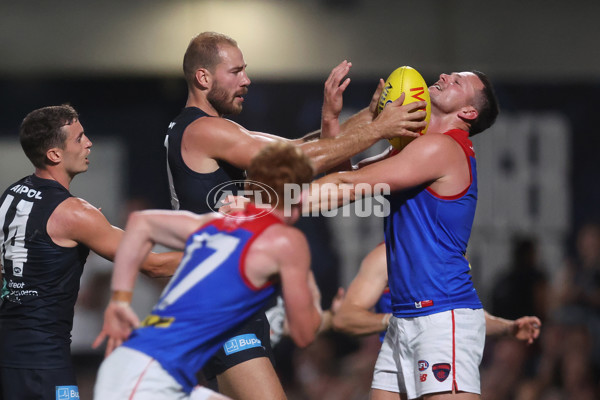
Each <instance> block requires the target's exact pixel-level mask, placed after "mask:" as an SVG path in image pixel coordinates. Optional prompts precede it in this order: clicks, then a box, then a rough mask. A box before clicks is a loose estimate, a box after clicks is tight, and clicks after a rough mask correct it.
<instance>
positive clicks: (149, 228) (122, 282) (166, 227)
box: [93, 210, 213, 355]
mask: <svg viewBox="0 0 600 400" xmlns="http://www.w3.org/2000/svg"><path fill="white" fill-rule="evenodd" d="M211 218H213V217H212V216H211V215H210V214H206V215H203V216H201V215H195V214H192V213H189V212H185V211H152V210H149V211H138V212H134V213H133V214H131V216H130V217H129V221H128V222H127V226H126V229H125V233H124V235H123V238H122V240H121V243H120V245H119V248H118V251H117V254H116V257H115V267H114V271H113V276H112V284H111V287H112V296H111V300H110V302H109V304H108V306H107V308H106V311H105V313H104V325H103V327H102V331H101V332H100V334H99V335H98V337H97V338H96V340H95V341H94V344H93V347H97V346H99V345H100V344H101V343H102V342H103V341H104V339H105V338H108V345H107V347H106V355H108V354H110V352H112V350H113V349H114V348H115V347H117V346H118V345H119V344H121V343H122V342H123V341H124V340H125V339H127V337H128V336H129V334H130V333H131V330H132V329H134V328H136V327H137V326H138V325H139V320H138V318H137V316H136V315H135V313H134V312H133V310H132V309H131V307H130V304H131V299H132V297H133V288H134V285H135V280H136V278H137V275H138V272H139V269H140V266H141V265H142V263H143V262H144V260H145V258H146V257H147V256H148V254H149V253H150V250H151V249H152V247H153V246H154V245H155V244H157V243H158V244H162V245H165V246H168V247H170V248H173V249H180V250H183V249H184V248H185V242H186V240H187V238H188V237H189V235H191V234H192V233H193V232H194V231H195V230H196V229H197V228H198V227H199V226H201V225H202V224H203V223H205V222H207V221H208V220H210V219H211Z"/></svg>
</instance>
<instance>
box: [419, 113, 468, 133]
mask: <svg viewBox="0 0 600 400" xmlns="http://www.w3.org/2000/svg"><path fill="white" fill-rule="evenodd" d="M453 129H462V130H463V131H467V132H468V131H469V125H468V124H467V123H466V122H465V121H463V120H462V119H460V118H458V116H457V115H454V114H433V113H432V115H431V119H430V120H429V126H428V127H427V132H430V133H445V132H448V131H451V130H453Z"/></svg>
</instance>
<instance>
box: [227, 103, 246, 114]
mask: <svg viewBox="0 0 600 400" xmlns="http://www.w3.org/2000/svg"><path fill="white" fill-rule="evenodd" d="M242 108H243V106H242V103H241V102H237V101H236V102H234V103H233V104H232V105H231V108H230V110H229V113H228V114H230V115H237V114H239V113H241V112H242Z"/></svg>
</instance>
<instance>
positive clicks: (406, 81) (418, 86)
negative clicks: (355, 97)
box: [377, 66, 431, 150]
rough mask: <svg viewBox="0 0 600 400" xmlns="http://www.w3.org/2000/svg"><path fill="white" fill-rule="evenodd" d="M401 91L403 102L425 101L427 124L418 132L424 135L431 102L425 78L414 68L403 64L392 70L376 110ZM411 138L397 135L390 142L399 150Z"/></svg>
mask: <svg viewBox="0 0 600 400" xmlns="http://www.w3.org/2000/svg"><path fill="white" fill-rule="evenodd" d="M403 92H404V93H406V95H405V96H404V103H403V104H409V103H412V102H415V101H426V102H427V107H426V109H425V111H426V112H427V116H426V117H425V122H426V123H427V125H426V126H425V129H423V130H422V131H421V132H419V133H420V134H421V135H424V134H425V132H426V131H427V127H428V126H429V119H430V118H431V103H430V101H429V89H428V88H427V84H426V83H425V79H423V77H422V76H421V74H419V72H418V71H417V70H416V69H414V68H412V67H407V66H404V67H400V68H396V69H395V70H394V72H392V73H391V74H390V76H389V77H388V78H387V80H386V81H385V86H384V88H383V92H382V93H381V97H379V103H378V104H377V110H378V112H381V111H382V110H383V108H384V107H385V106H386V105H387V104H388V103H391V102H392V101H394V100H396V99H397V98H398V97H400V95H401V94H402V93H403ZM413 139H414V138H412V137H397V138H394V139H390V143H391V144H392V146H394V147H395V148H396V149H398V150H401V149H403V148H404V146H406V145H407V144H408V143H410V141H411V140H413Z"/></svg>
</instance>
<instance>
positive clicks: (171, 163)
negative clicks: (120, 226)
mask: <svg viewBox="0 0 600 400" xmlns="http://www.w3.org/2000/svg"><path fill="white" fill-rule="evenodd" d="M202 117H206V118H216V117H211V116H209V115H208V114H206V113H205V112H204V111H202V110H201V109H199V108H197V107H186V108H184V109H183V111H182V112H181V113H180V114H179V115H178V116H177V117H176V118H175V119H174V120H173V121H172V122H171V123H170V124H169V130H168V131H167V136H166V138H165V147H166V148H167V172H168V174H169V187H170V190H171V206H172V208H173V209H174V210H180V209H181V210H187V211H192V212H195V213H198V214H204V213H207V212H211V211H214V207H215V206H216V203H217V202H218V201H219V200H220V196H218V194H219V193H225V192H226V193H231V194H234V195H235V194H237V191H238V189H239V187H238V186H237V185H235V184H227V183H228V182H231V181H240V180H242V179H244V171H243V170H241V169H239V168H237V167H234V166H233V165H231V164H229V163H227V162H225V161H222V160H216V161H217V163H218V164H219V168H218V169H217V170H216V171H214V172H210V173H206V174H203V173H198V172H195V171H193V170H192V169H190V168H189V167H188V166H187V165H186V164H185V162H184V161H183V157H182V156H181V140H182V138H183V135H184V133H185V130H186V128H187V127H188V126H189V125H190V124H192V123H193V122H194V121H196V120H197V119H198V118H202ZM217 188H219V189H221V191H220V192H218V193H217V192H215V191H214V190H213V189H215V190H216V189H217ZM211 190H213V192H212V193H211ZM215 194H216V195H217V196H214V195H215ZM217 208H218V207H217Z"/></svg>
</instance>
